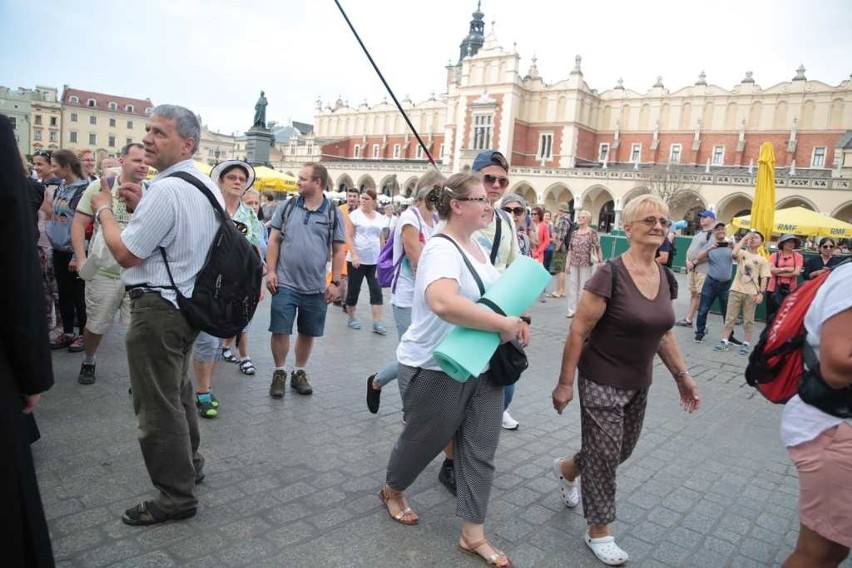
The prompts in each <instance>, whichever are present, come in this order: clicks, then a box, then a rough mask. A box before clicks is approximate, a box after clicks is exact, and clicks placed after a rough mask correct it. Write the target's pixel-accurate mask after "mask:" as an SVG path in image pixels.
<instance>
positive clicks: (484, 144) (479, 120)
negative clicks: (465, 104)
mask: <svg viewBox="0 0 852 568" xmlns="http://www.w3.org/2000/svg"><path fill="white" fill-rule="evenodd" d="M491 120H492V115H490V114H477V115H474V117H473V149H474V150H487V149H489V148H491Z"/></svg>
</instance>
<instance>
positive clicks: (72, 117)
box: [71, 112, 77, 122]
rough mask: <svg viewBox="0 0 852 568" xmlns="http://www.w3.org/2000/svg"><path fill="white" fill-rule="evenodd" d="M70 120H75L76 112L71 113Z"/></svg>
mask: <svg viewBox="0 0 852 568" xmlns="http://www.w3.org/2000/svg"><path fill="white" fill-rule="evenodd" d="M71 122H77V113H76V112H72V113H71Z"/></svg>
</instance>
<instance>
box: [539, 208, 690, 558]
mask: <svg viewBox="0 0 852 568" xmlns="http://www.w3.org/2000/svg"><path fill="white" fill-rule="evenodd" d="M668 213H669V208H668V206H667V205H666V203H665V202H664V201H662V200H661V199H659V198H658V197H655V196H652V195H643V196H640V197H637V198H636V199H634V200H632V201H630V203H628V204H627V206H626V207H625V208H624V212H623V214H622V218H623V219H624V232H625V234H626V236H627V240H628V242H629V248H628V249H627V251H626V252H625V253H624V254H622V255H621V256H620V257H618V258H616V259H614V260H612V261H611V262H608V263H605V264H603V265H602V266H601V268H600V269H599V270H598V271H597V272H596V273H595V275H594V276H593V277H592V278H590V279H589V281H588V282H587V283H586V286H585V290H584V291H583V297H582V298H581V300H580V303H579V306H578V311H577V314H576V316H575V317H574V321H573V322H572V323H571V329H570V330H569V332H568V338H567V340H566V342H565V349H564V351H563V354H562V367H561V371H560V374H559V379H558V382H557V385H556V388H555V389H554V390H553V395H552V397H553V407H554V409H555V410H556V411H557V412H558V413H559V414H561V413H562V411H563V410H564V409H565V407H566V406H567V405H568V403H570V402H571V401H572V400H573V399H574V382H575V377H574V375H575V373H576V372H577V371H578V370H579V379H578V386H577V391H578V394H579V398H580V407H579V412H580V432H581V436H582V445H581V447H580V451H579V452H577V453H576V454H574V455H573V456H567V457H563V458H558V459H557V460H555V462H554V472H555V473H556V477H557V479H558V480H559V489H560V493H561V497H562V500H563V502H564V503H565V505H566V506H568V507H576V506H577V505H578V503H579V501H580V495H581V493H582V499H583V515H584V516H585V517H586V523H587V524H588V530H587V531H586V533H585V536H584V537H583V540H584V542H585V543H586V545H587V546H588V547H589V548H590V549H591V550H592V552H593V553H594V554H595V556H597V558H598V559H599V560H601V561H602V562H603V563H605V564H608V565H610V566H619V565H621V564H624V563H625V562H627V560H628V557H627V553H626V552H624V551H623V550H622V549H621V548H619V546H618V545H617V544H616V543H615V539H614V538H613V536H612V535H611V534H610V529H609V526H610V525H611V524H612V522H613V521H615V490H616V470H617V468H618V466H619V464H621V463H622V462H624V461H625V460H626V459H627V458H629V457H630V454H631V453H632V452H633V448H634V447H635V446H636V442H637V441H638V439H639V433H640V432H641V431H642V423H643V421H644V416H645V406H646V404H647V399H648V391H649V388H650V386H651V379H652V375H653V369H654V355H655V354H657V355H659V356H660V359H662V361H663V363H664V364H665V366H666V368H668V370H669V372H670V373H671V375H672V377H673V378H674V382H675V383H676V385H677V389H678V392H679V393H680V404H681V406H682V407H683V409H684V410H686V411H687V412H693V411H695V410H697V409H698V407H699V406H700V403H701V399H700V397H699V394H698V387H697V385H696V383H695V380H694V379H693V378H692V377H691V376H690V374H689V371H688V370H687V368H686V364H685V363H684V360H683V357H682V356H681V353H680V349H679V348H678V345H677V340H676V339H675V336H674V334H673V333H672V327H673V326H674V322H675V314H674V306H673V305H672V303H673V301H674V300H675V299H676V298H677V280H675V277H674V275H673V274H671V273H670V272H669V271H668V270H667V269H666V268H664V267H662V266H660V265H659V264H657V262H656V261H655V260H654V259H655V256H656V253H657V249H658V248H659V246H660V244H661V243H662V242H663V239H664V238H666V233H667V232H668V227H669V226H670V224H671V222H670V221H669V219H668ZM580 477H582V492H581V491H580V487H579V485H580V481H579V479H578V478H580Z"/></svg>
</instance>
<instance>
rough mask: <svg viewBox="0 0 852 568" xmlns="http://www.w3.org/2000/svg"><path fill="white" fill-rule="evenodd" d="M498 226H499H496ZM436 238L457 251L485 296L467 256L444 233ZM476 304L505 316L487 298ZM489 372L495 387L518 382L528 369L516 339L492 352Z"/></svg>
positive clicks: (477, 275) (483, 287)
mask: <svg viewBox="0 0 852 568" xmlns="http://www.w3.org/2000/svg"><path fill="white" fill-rule="evenodd" d="M497 226H498V227H499V226H500V225H499V224H498V225H497ZM435 236H436V237H441V238H444V239H447V240H448V241H450V242H451V243H453V246H455V247H456V249H458V251H459V254H460V255H461V257H462V260H463V261H464V264H465V266H467V269H468V270H469V271H470V274H471V276H473V279H474V280H475V281H476V285H477V286H478V287H479V293H480V295H484V294H485V286H484V285H483V284H482V279H481V278H479V274H477V272H476V269H475V268H474V267H473V265H472V264H471V263H470V260H468V258H467V255H466V254H465V253H464V251H462V249H461V247H460V246H459V245H458V243H457V242H456V241H454V240H453V239H452V238H451V237H449V236H448V235H445V234H444V233H438V234H436V235H435ZM476 303H477V304H482V305H484V306H488V307H489V308H491V310H493V311H494V312H495V313H498V314H500V315H501V316H505V315H506V312H504V311H503V310H502V309H501V308H500V306H498V305H497V304H495V303H494V302H492V301H491V300H489V299H488V298H482V297H481V298H479V299H478V300H477V301H476ZM489 364H490V367H491V369H490V371H489V373H488V376H489V377H490V379H491V382H493V383H494V384H496V385H500V386H508V385H513V384H515V383H516V382H518V379H520V378H521V373H523V372H524V371H526V370H527V367H529V361H528V360H527V354H526V352H525V351H524V348H523V347H522V346H521V343H520V341H518V340H517V339H512V340H511V341H507V342H506V343H501V344H500V345H498V346H497V349H496V351H494V355H492V356H491V360H490V361H489Z"/></svg>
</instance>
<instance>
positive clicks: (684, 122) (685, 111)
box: [678, 103, 692, 130]
mask: <svg viewBox="0 0 852 568" xmlns="http://www.w3.org/2000/svg"><path fill="white" fill-rule="evenodd" d="M691 124H692V105H691V104H689V103H683V106H682V107H681V108H680V123H679V125H678V130H690V125H691Z"/></svg>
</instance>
